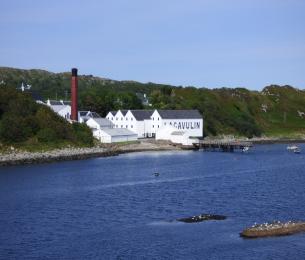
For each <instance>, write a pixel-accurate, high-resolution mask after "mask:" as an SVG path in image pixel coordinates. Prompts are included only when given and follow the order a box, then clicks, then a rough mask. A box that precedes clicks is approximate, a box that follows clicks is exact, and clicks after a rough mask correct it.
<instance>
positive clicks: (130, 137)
mask: <svg viewBox="0 0 305 260" xmlns="http://www.w3.org/2000/svg"><path fill="white" fill-rule="evenodd" d="M93 136H94V137H95V138H97V139H98V140H100V141H101V142H102V143H118V142H131V141H137V140H138V136H137V134H136V133H134V132H131V131H130V130H128V129H125V128H102V129H98V130H93Z"/></svg>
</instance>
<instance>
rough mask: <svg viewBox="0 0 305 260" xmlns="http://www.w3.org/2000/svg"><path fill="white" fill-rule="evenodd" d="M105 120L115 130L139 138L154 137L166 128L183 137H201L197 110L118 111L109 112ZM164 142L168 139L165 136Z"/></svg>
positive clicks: (200, 122) (201, 120)
mask: <svg viewBox="0 0 305 260" xmlns="http://www.w3.org/2000/svg"><path fill="white" fill-rule="evenodd" d="M106 118H107V119H109V120H110V121H112V122H113V123H114V127H115V128H125V129H129V130H131V131H133V132H135V133H136V134H137V135H138V137H139V138H144V137H155V136H156V133H157V132H158V131H160V130H161V129H163V131H165V132H166V130H164V128H166V127H167V126H170V127H172V128H174V129H175V130H176V131H182V132H184V136H188V137H202V135H203V119H202V116H201V114H200V113H199V111H198V110H160V109H156V110H119V111H117V112H116V113H115V112H114V111H111V112H109V113H108V114H107V116H106ZM172 132H173V131H172ZM167 133H168V134H169V132H167ZM164 138H165V137H164ZM166 140H170V137H169V136H167V139H166Z"/></svg>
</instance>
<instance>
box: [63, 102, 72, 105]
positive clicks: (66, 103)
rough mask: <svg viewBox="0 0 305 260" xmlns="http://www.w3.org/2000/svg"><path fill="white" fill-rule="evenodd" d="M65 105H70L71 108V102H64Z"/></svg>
mask: <svg viewBox="0 0 305 260" xmlns="http://www.w3.org/2000/svg"><path fill="white" fill-rule="evenodd" d="M63 103H64V105H69V106H71V101H63Z"/></svg>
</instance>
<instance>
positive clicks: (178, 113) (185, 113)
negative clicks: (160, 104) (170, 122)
mask: <svg viewBox="0 0 305 260" xmlns="http://www.w3.org/2000/svg"><path fill="white" fill-rule="evenodd" d="M157 111H158V113H159V114H160V116H161V118H162V119H202V115H201V114H200V113H199V111H198V110H159V109H157Z"/></svg>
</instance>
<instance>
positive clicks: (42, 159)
mask: <svg viewBox="0 0 305 260" xmlns="http://www.w3.org/2000/svg"><path fill="white" fill-rule="evenodd" d="M179 150H181V148H180V147H179V146H174V145H172V144H170V143H168V142H156V141H152V140H151V141H141V142H139V143H127V144H123V145H108V146H105V147H91V148H64V149H56V150H51V151H44V152H25V151H12V152H10V153H5V154H1V156H0V166H13V165H26V164H40V163H51V162H59V161H72V160H84V159H89V158H95V157H109V156H116V155H119V154H124V153H132V152H147V151H179Z"/></svg>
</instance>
